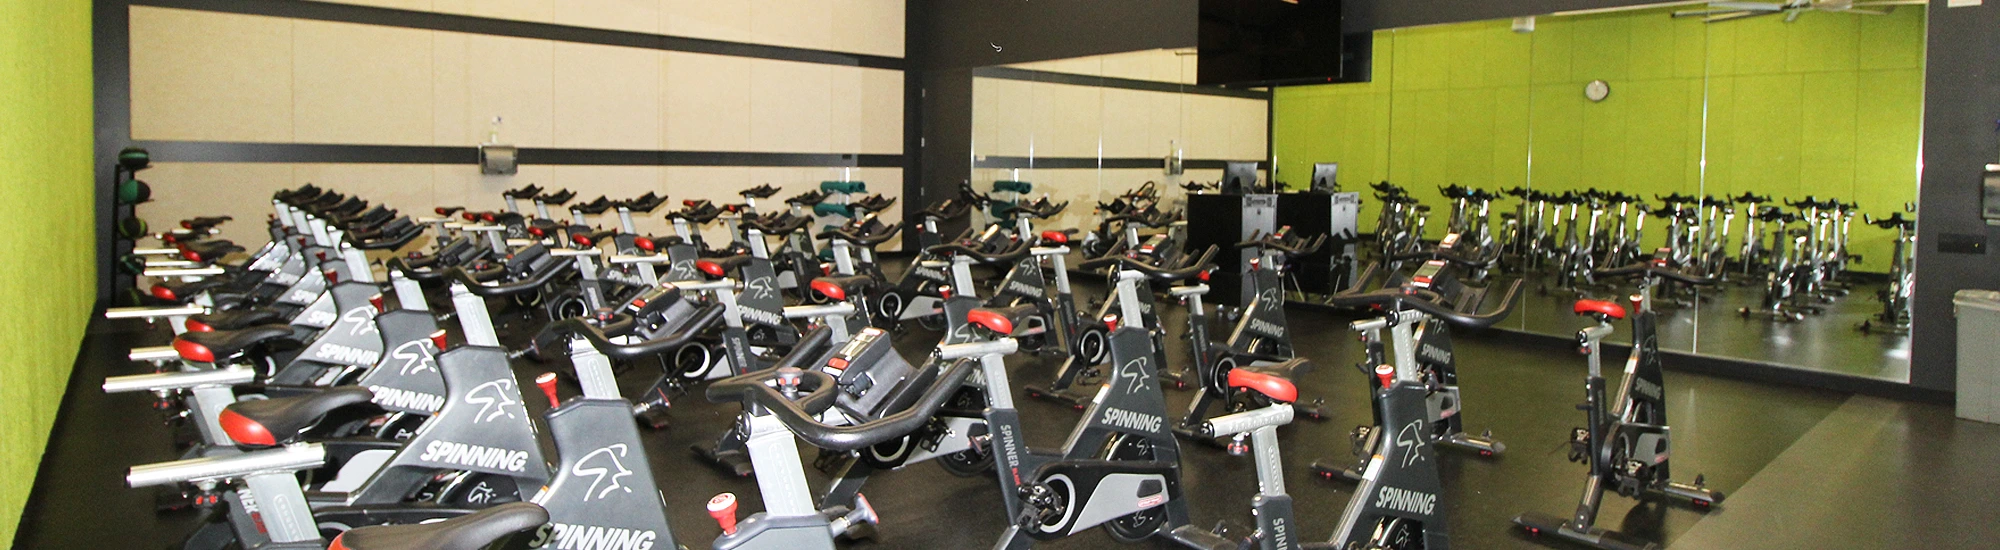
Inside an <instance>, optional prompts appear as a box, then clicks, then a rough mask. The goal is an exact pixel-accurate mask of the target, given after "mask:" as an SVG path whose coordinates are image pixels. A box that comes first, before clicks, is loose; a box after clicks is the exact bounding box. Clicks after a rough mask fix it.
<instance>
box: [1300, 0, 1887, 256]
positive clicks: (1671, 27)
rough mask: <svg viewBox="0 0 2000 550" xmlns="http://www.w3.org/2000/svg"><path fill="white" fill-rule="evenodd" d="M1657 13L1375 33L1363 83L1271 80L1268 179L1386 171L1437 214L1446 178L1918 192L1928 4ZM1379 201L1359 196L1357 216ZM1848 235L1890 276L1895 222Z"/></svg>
mask: <svg viewBox="0 0 2000 550" xmlns="http://www.w3.org/2000/svg"><path fill="white" fill-rule="evenodd" d="M1683 9H1684V8H1683ZM1667 11H1670V10H1643V11H1630V12H1621V13H1611V14H1600V15H1587V16H1566V17H1542V18H1539V20H1538V21H1537V24H1536V29H1535V32H1533V33H1515V32H1513V31H1512V30H1511V28H1510V22H1509V21H1486V22H1475V23H1462V24H1454V25H1442V26H1434V27H1419V28H1410V29H1396V30H1386V31H1379V32H1377V33H1376V34H1375V51H1374V55H1375V58H1374V67H1375V75H1374V81H1373V82H1368V83H1361V84H1333V85H1322V86H1301V87H1288V88H1280V89H1278V91H1277V93H1276V96H1275V99H1274V100H1273V109H1274V112H1275V115H1274V116H1273V118H1272V121H1271V123H1272V127H1273V128H1272V129H1273V142H1272V151H1273V153H1274V154H1275V155H1276V156H1277V159H1278V166H1279V173H1280V174H1281V175H1282V176H1283V177H1282V179H1284V180H1301V181H1302V180H1303V177H1302V176H1303V175H1305V174H1309V173H1311V169H1312V168H1311V167H1312V164H1313V163H1316V162H1339V163H1340V164H1341V166H1340V171H1341V181H1343V182H1345V184H1346V186H1347V187H1349V188H1350V189H1358V188H1359V187H1360V186H1361V184H1363V183H1367V182H1376V181H1382V180H1388V181H1391V182H1395V183H1397V184H1399V185H1402V186H1404V187H1407V188H1410V189H1411V190H1412V191H1413V192H1414V193H1416V195H1417V196H1418V197H1419V198H1421V199H1423V200H1424V201H1425V202H1426V203H1429V204H1433V205H1436V206H1434V207H1435V208H1443V205H1444V202H1443V199H1442V198H1440V197H1438V195H1437V187H1438V186H1440V185H1445V184H1449V183H1462V184H1466V185H1470V186H1474V187H1482V188H1487V189H1501V188H1508V187H1515V186H1522V185H1530V186H1532V187H1534V188H1537V189H1544V190H1553V191H1562V190H1569V189H1582V188H1590V187H1597V188H1603V189H1622V190H1626V191H1628V192H1632V191H1637V192H1640V193H1643V194H1645V195H1649V196H1650V195H1655V194H1658V195H1665V194H1668V193H1673V192H1682V193H1688V194H1697V193H1702V192H1704V191H1705V192H1706V193H1707V194H1711V195H1715V196H1718V197H1720V196H1724V195H1740V194H1741V193H1743V192H1744V191H1746V190H1755V191H1756V193H1758V194H1761V195H1771V196H1773V197H1803V196H1805V195H1808V194H1810V195H1816V196H1821V197H1838V198H1841V199H1843V200H1853V201H1858V202H1859V203H1860V204H1861V205H1862V207H1863V210H1864V211H1865V212H1869V213H1873V214H1876V215H1887V214H1889V213H1891V212H1893V211H1894V210H1895V209H1897V208H1900V207H1901V205H1902V204H1903V203H1904V202H1908V201H1914V200H1916V187H1917V183H1916V181H1917V150H1918V145H1919V130H1920V128H1921V126H1922V123H1923V117H1922V108H1923V58H1924V56H1923V48H1924V10H1923V9H1922V8H1912V7H1904V8H1902V9H1898V10H1896V12H1895V13H1893V14H1891V15H1889V16H1885V17H1870V16H1861V15H1839V14H1823V13H1809V14H1805V15H1804V16H1802V17H1800V18H1799V19H1798V20H1797V21H1794V22H1792V23H1785V22H1784V20H1783V18H1782V17H1761V18H1753V19H1747V20H1742V21H1732V22H1726V23H1718V24H1703V23H1701V22H1700V21H1699V20H1692V19H1672V18H1669V17H1668V16H1667ZM1592 80H1605V81H1607V82H1609V83H1610V85H1611V96H1610V98H1609V99H1606V100H1605V101H1603V102H1601V103H1592V102H1590V101H1588V100H1586V99H1585V98H1584V97H1583V86H1584V84H1585V83H1587V82H1590V81H1592ZM1704 120H1705V122H1704ZM1704 132H1705V133H1706V136H1704ZM1704 138H1705V139H1704ZM1704 145H1705V147H1704ZM1704 155H1706V159H1707V161H1708V162H1707V173H1706V174H1704V173H1703V163H1702V160H1703V159H1704ZM1370 202H1372V201H1370ZM1503 204H1504V205H1505V207H1509V208H1511V206H1512V204H1513V201H1511V200H1508V201H1503ZM1378 211H1379V210H1378V209H1375V208H1364V213H1363V227H1364V228H1365V227H1371V226H1372V224H1373V223H1374V213H1375V212H1378ZM1441 216H1442V210H1440V214H1439V217H1438V218H1437V219H1433V220H1432V221H1433V223H1432V225H1431V227H1432V228H1434V229H1435V228H1438V227H1441V226H1442V225H1443V224H1442V223H1440V222H1441V221H1442V218H1441ZM1495 219H1496V220H1497V219H1498V216H1497V214H1496V215H1495ZM1739 223H1740V222H1739ZM1858 224H1859V222H1858V221H1857V225H1858ZM1648 227H1649V231H1648V233H1649V235H1648V236H1649V237H1651V238H1652V239H1653V240H1657V239H1658V238H1660V236H1661V233H1660V232H1659V231H1657V230H1656V229H1651V228H1657V227H1658V225H1657V224H1656V223H1654V222H1649V223H1648ZM1738 229H1740V225H1738ZM1735 232H1736V231H1732V233H1735ZM1854 235H1855V242H1854V243H1853V244H1852V245H1851V247H1852V248H1853V249H1854V252H1855V253H1857V254H1862V255H1863V256H1865V258H1866V261H1865V262H1864V263H1863V264H1862V265H1861V266H1859V268H1860V269H1864V270H1872V271H1882V270H1886V269H1887V265H1888V264H1887V260H1888V257H1889V254H1890V252H1889V246H1890V242H1891V240H1892V237H1893V235H1891V234H1889V233H1887V232H1885V231H1881V230H1878V229H1875V228H1872V227H1869V228H1861V227H1857V228H1855V230H1854ZM1433 236H1435V235H1433Z"/></svg>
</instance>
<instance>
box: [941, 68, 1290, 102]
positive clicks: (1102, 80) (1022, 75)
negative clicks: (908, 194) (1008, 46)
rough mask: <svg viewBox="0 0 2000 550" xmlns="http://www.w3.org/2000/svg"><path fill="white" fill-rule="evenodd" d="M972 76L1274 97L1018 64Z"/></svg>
mask: <svg viewBox="0 0 2000 550" xmlns="http://www.w3.org/2000/svg"><path fill="white" fill-rule="evenodd" d="M972 76H976V77H981V78H999V79H1005V80H1026V81H1030V82H1051V83H1056V84H1070V85H1074V86H1095V87H1098V88H1119V89H1125V90H1144V91H1148V92H1166V93H1171V94H1195V95H1213V96H1223V97H1240V98H1245V99H1263V100H1269V99H1271V92H1270V91H1268V90H1245V89H1238V88H1223V87H1219V86H1197V85H1194V84H1178V83H1174V82H1159V81H1154V80H1133V79H1130V78H1113V77H1108V76H1091V75H1082V74H1070V73H1057V72H1049V71H1037V70H1031V69H1018V68H1014V67H980V68H977V69H973V70H972Z"/></svg>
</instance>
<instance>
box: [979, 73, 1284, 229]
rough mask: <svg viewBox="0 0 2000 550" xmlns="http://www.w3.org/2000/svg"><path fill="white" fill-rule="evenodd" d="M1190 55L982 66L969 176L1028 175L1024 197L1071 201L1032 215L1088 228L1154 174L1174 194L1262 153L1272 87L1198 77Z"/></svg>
mask: <svg viewBox="0 0 2000 550" xmlns="http://www.w3.org/2000/svg"><path fill="white" fill-rule="evenodd" d="M1195 60H1196V58H1195V54H1194V51H1193V50H1192V49H1183V50H1173V49H1156V50H1143V51H1135V52H1124V53H1115V54H1108V55H1098V56H1090V57H1079V58H1072V59H1059V60H1052V61H1041V62H1034V63H1021V64H1015V65H1004V66H992V67H981V68H978V69H975V70H974V71H973V87H972V103H973V113H972V134H973V135H972V166H973V169H972V172H971V173H970V174H968V175H967V181H968V183H970V184H971V185H972V186H973V187H974V188H975V189H976V190H978V191H979V192H982V193H985V192H989V191H992V190H993V189H994V184H995V182H1026V183H1028V184H1029V185H1030V186H1031V187H1028V189H1029V190H1028V192H1027V193H1026V194H1025V195H1026V197H1023V198H1029V197H1032V198H1036V199H1038V198H1040V197H1041V196H1043V195H1046V196H1048V197H1049V200H1051V201H1055V202H1063V201H1068V202H1070V206H1069V207H1068V209H1066V210H1065V211H1064V212H1063V214H1062V215H1061V216H1059V217H1057V218H1055V219H1051V220H1047V221H1045V222H1036V225H1037V226H1045V227H1051V228H1053V227H1075V228H1085V229H1089V228H1090V227H1092V226H1093V225H1094V216H1093V214H1092V212H1093V207H1094V206H1096V204H1097V203H1099V202H1110V201H1112V200H1114V199H1115V198H1116V197H1117V196H1119V195H1122V194H1125V193H1128V192H1132V191H1134V190H1137V189H1139V188H1141V187H1142V186H1145V185H1146V184H1147V183H1149V182H1150V183H1152V184H1153V185H1154V186H1155V187H1156V188H1157V189H1158V190H1159V195H1160V196H1161V197H1162V198H1168V199H1172V198H1177V197H1180V196H1181V194H1182V191H1181V189H1180V187H1179V185H1180V184H1183V183H1186V182H1189V181H1197V182H1216V181H1219V180H1221V179H1222V178H1223V171H1224V167H1225V166H1226V165H1227V164H1228V163H1229V162H1252V163H1259V162H1260V161H1264V160H1265V159H1266V158H1267V151H1268V146H1269V138H1270V136H1269V134H1268V133H1267V130H1268V128H1269V124H1268V115H1269V109H1270V105H1269V100H1270V93H1269V92H1267V91H1264V90H1235V89H1223V88H1218V87H1213V86H1197V85H1195V84H1193V83H1194V81H1195ZM1170 163H1174V164H1178V165H1179V168H1180V169H1181V171H1179V172H1173V171H1170V170H1169V169H1168V165H1169V164H1170ZM1267 167H1268V162H1263V163H1260V164H1259V169H1258V177H1259V178H1260V179H1262V178H1265V177H1267V174H1266V172H1267V171H1268V170H1266V168H1267ZM1003 193H1005V192H1004V191H1003ZM1031 200H1032V199H1031Z"/></svg>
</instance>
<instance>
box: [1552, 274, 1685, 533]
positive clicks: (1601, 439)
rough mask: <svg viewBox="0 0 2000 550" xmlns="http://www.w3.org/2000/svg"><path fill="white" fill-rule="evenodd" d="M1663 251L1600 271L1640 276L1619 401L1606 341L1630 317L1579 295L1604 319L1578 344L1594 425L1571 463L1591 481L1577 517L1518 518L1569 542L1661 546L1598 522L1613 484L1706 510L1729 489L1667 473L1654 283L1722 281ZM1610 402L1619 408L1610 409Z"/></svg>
mask: <svg viewBox="0 0 2000 550" xmlns="http://www.w3.org/2000/svg"><path fill="white" fill-rule="evenodd" d="M1672 265H1673V264H1672V263H1671V261H1670V260H1669V259H1668V258H1667V256H1666V254H1664V251H1663V253H1662V254H1660V255H1657V256H1655V257H1654V258H1653V259H1651V260H1648V261H1645V262H1640V263H1637V264H1633V265H1628V266H1625V267H1621V268H1617V269H1612V270H1606V271H1599V272H1598V275H1599V276H1604V277H1614V276H1626V275H1637V276H1639V292H1638V293H1637V294H1633V295H1632V296H1631V300H1632V302H1633V305H1634V306H1636V307H1637V308H1638V312H1637V314H1636V315H1633V316H1632V341H1633V343H1634V344H1635V345H1633V346H1632V355H1631V356H1630V357H1629V358H1627V359H1626V361H1625V380H1624V382H1622V383H1620V384H1619V386H1618V396H1617V398H1616V400H1615V401H1608V402H1607V401H1606V400H1605V399H1604V385H1605V380H1604V375H1603V374H1602V368H1601V365H1602V364H1603V359H1602V357H1603V352H1604V350H1603V342H1604V339H1605V338H1606V337H1608V336H1611V332H1612V327H1611V322H1612V321H1613V320H1616V319H1623V318H1625V316H1626V311H1625V308H1624V307H1623V306H1620V305H1618V304H1617V303H1616V302H1608V301H1598V300H1579V301H1577V302H1576V306H1575V307H1574V308H1573V309H1574V311H1575V312H1576V314H1577V315H1586V316H1589V317H1590V318H1591V319H1593V320H1595V321H1597V326H1594V327H1590V328H1586V329H1583V330H1580V331H1577V334H1576V342H1577V347H1578V349H1579V350H1581V351H1582V352H1583V353H1585V354H1586V355H1587V356H1588V357H1589V364H1590V374H1589V375H1588V376H1586V377H1585V378H1584V398H1585V399H1586V400H1587V401H1585V402H1584V403H1583V404H1582V405H1579V406H1578V407H1577V408H1579V409H1582V410H1583V411H1584V415H1585V416H1586V418H1588V422H1589V424H1588V425H1587V426H1586V427H1583V428H1576V429H1574V430H1573V431H1571V435H1570V450H1569V460H1570V461H1571V462H1582V463H1584V464H1586V465H1588V466H1589V468H1590V473H1589V477H1587V478H1586V479H1585V481H1584V490H1583V501H1582V502H1581V503H1579V504H1577V506H1576V512H1575V514H1574V515H1572V516H1570V517H1569V518H1566V519H1558V518H1555V517H1552V516H1547V515H1543V514H1538V513H1533V512H1529V513H1525V514H1521V515H1519V516H1516V517H1515V518H1514V523H1515V524H1517V525H1520V526H1521V527H1522V528H1525V529H1527V531H1528V532H1529V533H1532V534H1537V535H1539V534H1543V533H1547V534H1552V535H1556V536H1558V537H1561V538H1563V539H1566V540H1569V541H1572V542H1577V543H1581V544H1585V545H1589V546H1592V547H1596V548H1604V549H1606V550H1628V549H1629V550H1657V549H1659V548H1661V545H1660V544H1659V543H1655V542H1650V541H1641V540H1636V539H1633V538H1631V537H1629V536H1627V535H1625V534H1622V533H1619V532H1617V531H1611V530H1607V529H1604V528H1602V527H1597V526H1596V523H1597V512H1598V507H1599V506H1600V505H1601V504H1602V503H1603V500H1604V491H1605V490H1607V489H1609V490H1612V491H1617V492H1618V494H1620V495H1624V496H1626V497H1630V498H1642V497H1643V498H1647V499H1653V500H1658V499H1660V498H1662V497H1673V498H1676V499H1680V500H1685V501H1687V502H1689V503H1691V504H1693V505H1694V506H1695V507H1696V508H1701V509H1707V508H1709V507H1711V506H1714V505H1716V504H1718V503H1721V502H1722V498H1723V494H1722V493H1721V492H1719V491H1712V490H1709V489H1708V488H1706V487H1704V486H1703V483H1702V482H1703V479H1702V476H1699V475H1697V476H1695V478H1694V483H1693V484H1686V483H1680V482H1676V481H1673V479H1672V478H1671V477H1670V475H1669V472H1668V470H1667V457H1668V453H1669V451H1670V450H1671V449H1670V448H1669V432H1668V427H1667V401H1666V378H1665V376H1664V375H1663V373H1662V369H1661V368H1660V348H1659V335H1658V332H1657V330H1658V329H1657V328H1656V327H1657V319H1656V317H1655V315H1654V313H1653V293H1652V289H1653V287H1655V286H1657V285H1659V283H1660V282H1661V281H1662V280H1671V281H1676V282H1680V283H1684V284H1690V285H1706V284H1714V283H1715V279H1711V278H1707V277H1701V276H1697V275H1693V274H1690V273H1687V272H1685V271H1683V270H1682V269H1680V268H1678V267H1673V266H1672ZM1607 407H1615V408H1609V409H1607Z"/></svg>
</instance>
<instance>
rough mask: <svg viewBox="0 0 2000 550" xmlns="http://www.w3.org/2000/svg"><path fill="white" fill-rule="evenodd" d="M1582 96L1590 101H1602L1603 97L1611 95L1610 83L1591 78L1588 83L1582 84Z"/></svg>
mask: <svg viewBox="0 0 2000 550" xmlns="http://www.w3.org/2000/svg"><path fill="white" fill-rule="evenodd" d="M1583 97H1585V98H1588V99H1590V100H1591V101H1604V98H1607V97H1611V84H1609V83H1607V82H1605V81H1602V80H1592V81H1590V83H1589V84H1585V85H1583Z"/></svg>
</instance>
